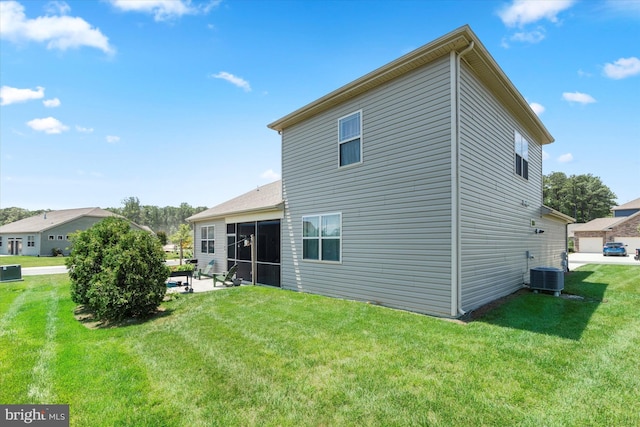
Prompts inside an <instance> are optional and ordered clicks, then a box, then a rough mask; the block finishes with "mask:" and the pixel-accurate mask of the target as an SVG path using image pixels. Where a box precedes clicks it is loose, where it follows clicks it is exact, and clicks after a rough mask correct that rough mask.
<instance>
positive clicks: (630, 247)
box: [615, 237, 640, 255]
mask: <svg viewBox="0 0 640 427" xmlns="http://www.w3.org/2000/svg"><path fill="white" fill-rule="evenodd" d="M615 241H616V242H622V243H624V244H625V245H627V253H628V254H630V255H633V254H635V253H636V249H640V237H616V238H615Z"/></svg>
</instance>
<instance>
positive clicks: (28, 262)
mask: <svg viewBox="0 0 640 427" xmlns="http://www.w3.org/2000/svg"><path fill="white" fill-rule="evenodd" d="M65 260H66V258H65V257H62V256H55V257H54V256H26V255H11V256H1V257H0V265H14V264H19V265H20V266H21V267H22V268H27V267H50V266H53V265H64V261H65Z"/></svg>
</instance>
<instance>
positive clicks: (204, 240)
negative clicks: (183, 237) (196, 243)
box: [200, 225, 216, 254]
mask: <svg viewBox="0 0 640 427" xmlns="http://www.w3.org/2000/svg"><path fill="white" fill-rule="evenodd" d="M214 231H215V227H214V226H213V225H210V226H208V227H206V226H205V227H202V228H201V229H200V252H202V253H203V254H212V253H215V242H216V241H215V233H214Z"/></svg>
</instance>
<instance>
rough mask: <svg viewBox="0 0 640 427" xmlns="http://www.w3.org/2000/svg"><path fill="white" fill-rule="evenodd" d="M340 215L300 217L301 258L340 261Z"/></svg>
mask: <svg viewBox="0 0 640 427" xmlns="http://www.w3.org/2000/svg"><path fill="white" fill-rule="evenodd" d="M341 229H342V215H341V214H339V213H337V214H328V215H313V216H311V215H310V216H304V217H302V258H303V259H309V260H318V261H340V250H341V246H342V231H341Z"/></svg>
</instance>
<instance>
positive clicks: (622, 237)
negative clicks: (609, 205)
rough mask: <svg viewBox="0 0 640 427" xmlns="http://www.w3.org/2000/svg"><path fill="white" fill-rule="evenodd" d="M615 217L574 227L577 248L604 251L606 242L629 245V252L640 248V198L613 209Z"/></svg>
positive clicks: (577, 249) (584, 251)
mask: <svg viewBox="0 0 640 427" xmlns="http://www.w3.org/2000/svg"><path fill="white" fill-rule="evenodd" d="M612 212H613V218H596V219H594V220H592V221H589V222H587V223H586V224H582V225H580V226H579V227H576V228H575V229H574V239H575V250H576V252H583V253H602V247H603V246H604V244H605V243H606V242H621V243H624V244H625V245H627V252H628V253H635V250H636V249H637V248H640V232H639V231H638V226H640V199H635V200H632V201H630V202H629V203H625V204H624V205H620V206H616V207H615V208H613V209H612Z"/></svg>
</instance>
